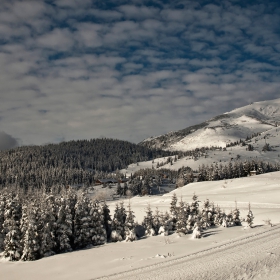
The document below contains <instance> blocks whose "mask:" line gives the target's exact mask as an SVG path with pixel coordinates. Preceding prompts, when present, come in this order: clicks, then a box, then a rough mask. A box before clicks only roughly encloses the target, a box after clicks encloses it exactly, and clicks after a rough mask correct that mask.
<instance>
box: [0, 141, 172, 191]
mask: <svg viewBox="0 0 280 280" xmlns="http://www.w3.org/2000/svg"><path fill="white" fill-rule="evenodd" d="M171 154H172V153H171V152H167V151H162V150H155V149H148V148H146V147H143V146H138V145H136V144H132V143H130V142H127V141H121V140H114V139H107V138H103V139H91V140H78V141H69V142H62V143H60V144H49V145H44V146H22V147H18V148H15V149H11V150H8V151H0V186H2V187H7V186H10V185H16V186H20V187H24V188H28V187H34V188H40V187H42V186H46V187H51V186H53V185H85V186H89V185H91V184H93V182H94V181H95V180H96V179H100V178H106V177H107V173H108V172H109V173H110V172H112V171H116V170H118V169H122V168H126V167H127V166H128V165H129V164H131V163H136V162H139V161H145V160H151V159H154V158H157V157H164V156H170V155H171Z"/></svg>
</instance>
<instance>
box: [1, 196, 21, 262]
mask: <svg viewBox="0 0 280 280" xmlns="http://www.w3.org/2000/svg"><path fill="white" fill-rule="evenodd" d="M21 207H22V206H21V203H20V201H19V199H18V197H17V196H15V197H14V195H13V194H10V195H9V196H8V199H7V203H6V207H5V213H4V223H3V232H4V235H5V238H4V257H5V258H8V259H9V260H10V261H18V260H19V259H20V257H21V255H22V243H21V231H20V219H21V213H22V209H21Z"/></svg>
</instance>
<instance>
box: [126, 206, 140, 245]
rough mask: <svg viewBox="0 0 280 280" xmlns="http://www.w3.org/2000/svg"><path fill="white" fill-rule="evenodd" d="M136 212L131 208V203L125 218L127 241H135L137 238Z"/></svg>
mask: <svg viewBox="0 0 280 280" xmlns="http://www.w3.org/2000/svg"><path fill="white" fill-rule="evenodd" d="M134 218H135V216H134V214H133V211H132V210H131V205H130V203H129V204H128V210H127V216H126V220H125V235H126V238H125V241H130V242H132V241H134V240H137V236H136V232H135V227H136V223H135V221H134Z"/></svg>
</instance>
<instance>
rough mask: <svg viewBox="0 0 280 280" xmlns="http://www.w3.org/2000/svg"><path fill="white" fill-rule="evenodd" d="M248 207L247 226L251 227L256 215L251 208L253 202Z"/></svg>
mask: <svg viewBox="0 0 280 280" xmlns="http://www.w3.org/2000/svg"><path fill="white" fill-rule="evenodd" d="M248 208H249V209H248V214H247V216H246V218H245V222H246V223H247V226H248V227H250V228H251V227H252V225H253V220H254V215H253V212H252V210H251V204H250V203H249V205H248Z"/></svg>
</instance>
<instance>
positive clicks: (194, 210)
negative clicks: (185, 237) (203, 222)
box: [190, 193, 200, 216]
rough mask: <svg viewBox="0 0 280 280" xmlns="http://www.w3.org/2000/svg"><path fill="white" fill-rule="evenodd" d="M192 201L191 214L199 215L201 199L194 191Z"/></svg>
mask: <svg viewBox="0 0 280 280" xmlns="http://www.w3.org/2000/svg"><path fill="white" fill-rule="evenodd" d="M192 200H193V201H192V203H191V205H190V214H191V215H194V216H196V215H198V213H199V202H200V201H199V200H198V196H197V195H196V194H195V193H194V194H193V197H192Z"/></svg>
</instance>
